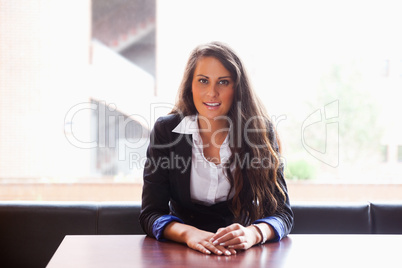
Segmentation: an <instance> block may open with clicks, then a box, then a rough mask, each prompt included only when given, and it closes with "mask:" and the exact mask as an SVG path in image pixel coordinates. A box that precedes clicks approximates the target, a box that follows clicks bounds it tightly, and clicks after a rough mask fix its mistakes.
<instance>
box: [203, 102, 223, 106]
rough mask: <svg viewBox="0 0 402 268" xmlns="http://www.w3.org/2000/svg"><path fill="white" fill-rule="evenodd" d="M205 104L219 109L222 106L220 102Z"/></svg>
mask: <svg viewBox="0 0 402 268" xmlns="http://www.w3.org/2000/svg"><path fill="white" fill-rule="evenodd" d="M204 104H205V105H206V106H209V107H217V106H219V105H221V104H220V103H219V102H204Z"/></svg>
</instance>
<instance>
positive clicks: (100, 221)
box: [0, 202, 402, 267]
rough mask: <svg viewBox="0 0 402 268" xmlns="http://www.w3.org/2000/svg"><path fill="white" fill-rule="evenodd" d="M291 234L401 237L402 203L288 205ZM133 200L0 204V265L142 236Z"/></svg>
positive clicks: (36, 261) (27, 263)
mask: <svg viewBox="0 0 402 268" xmlns="http://www.w3.org/2000/svg"><path fill="white" fill-rule="evenodd" d="M292 208H293V211H294V214H295V224H294V229H293V231H292V234H402V203H401V204H388V203H349V204H344V203H340V204H336V203H332V204H329V203H294V204H292ZM139 213H140V203H135V202H121V203H116V202H97V203H86V202H0V252H1V253H0V256H1V258H0V267H45V266H46V265H47V263H48V262H49V260H50V259H51V257H52V255H53V254H54V252H55V251H56V249H57V247H58V246H59V244H60V243H61V241H62V240H63V238H64V236H65V235H108V234H143V231H142V229H141V226H140V224H139V222H138V216H139Z"/></svg>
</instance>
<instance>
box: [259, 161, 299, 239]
mask: <svg viewBox="0 0 402 268" xmlns="http://www.w3.org/2000/svg"><path fill="white" fill-rule="evenodd" d="M277 180H278V183H279V185H280V186H281V187H282V190H283V191H284V193H285V196H286V200H284V198H283V196H282V194H280V193H279V191H277V192H278V193H277V198H278V200H279V204H278V209H277V211H276V212H275V214H274V215H272V216H269V217H265V218H263V219H259V220H256V221H255V222H254V224H256V223H261V222H265V223H267V224H269V225H270V226H271V227H272V228H273V229H274V232H275V237H274V239H272V240H271V242H276V241H279V240H281V239H282V238H284V237H285V236H287V235H288V234H289V233H290V231H291V230H292V228H293V217H294V216H293V211H292V209H291V207H290V202H289V195H288V192H287V187H286V183H285V180H284V177H283V167H282V168H280V169H279V170H278V175H277Z"/></svg>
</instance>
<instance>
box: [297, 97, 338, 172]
mask: <svg viewBox="0 0 402 268" xmlns="http://www.w3.org/2000/svg"><path fill="white" fill-rule="evenodd" d="M301 136H302V139H301V140H302V144H303V147H304V148H305V150H306V151H307V152H308V153H309V154H311V155H312V156H313V157H314V158H316V159H317V160H319V161H321V162H323V163H325V164H327V165H329V166H331V167H337V166H338V165H339V100H335V101H333V102H330V103H328V104H326V105H325V106H324V107H321V108H320V109H317V110H316V111H314V112H313V113H312V114H310V115H309V116H308V117H307V118H306V119H305V120H304V122H303V124H302V127H301Z"/></svg>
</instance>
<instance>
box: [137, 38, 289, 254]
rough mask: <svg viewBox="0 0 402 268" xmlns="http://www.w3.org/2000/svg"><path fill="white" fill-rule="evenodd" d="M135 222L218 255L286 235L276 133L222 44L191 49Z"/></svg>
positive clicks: (157, 137)
mask: <svg viewBox="0 0 402 268" xmlns="http://www.w3.org/2000/svg"><path fill="white" fill-rule="evenodd" d="M140 223H141V225H142V228H143V229H144V231H145V233H146V234H148V235H149V236H152V237H155V238H156V239H158V240H160V241H163V240H171V241H176V242H180V243H185V244H187V246H188V247H190V248H192V249H194V250H198V251H200V252H202V253H205V254H211V253H214V254H217V255H222V254H224V255H231V254H236V250H245V249H248V248H250V247H252V246H254V245H257V244H261V243H265V242H266V241H270V242H272V241H279V240H280V239H282V238H283V237H284V236H286V235H287V234H288V233H289V232H290V231H291V229H292V226H293V212H292V210H291V208H290V205H289V197H288V194H287V188H286V183H285V180H284V175H283V165H282V163H281V160H280V145H279V141H278V139H277V135H276V131H275V129H274V126H273V124H272V123H271V121H270V119H269V117H268V116H267V114H266V112H265V110H264V108H263V105H262V104H261V103H260V102H259V101H258V99H257V97H256V95H255V94H254V92H253V90H252V88H251V85H250V83H249V79H248V76H247V74H246V71H245V69H244V67H243V64H242V62H241V61H240V59H239V58H238V57H237V55H236V54H235V53H234V51H233V50H232V49H231V48H230V47H228V46H227V45H225V44H222V43H219V42H212V43H208V44H205V45H201V46H199V47H197V48H195V49H194V50H193V52H192V53H191V55H190V58H189V60H188V63H187V67H186V70H185V73H184V77H183V80H182V84H181V86H180V90H179V94H178V99H177V103H176V106H175V109H174V110H173V111H172V112H171V114H170V115H167V116H164V117H161V118H159V119H158V120H157V122H156V123H155V125H154V129H153V130H152V133H151V140H150V145H149V147H148V151H147V162H146V164H145V167H144V186H143V194H142V210H141V215H140Z"/></svg>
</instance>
